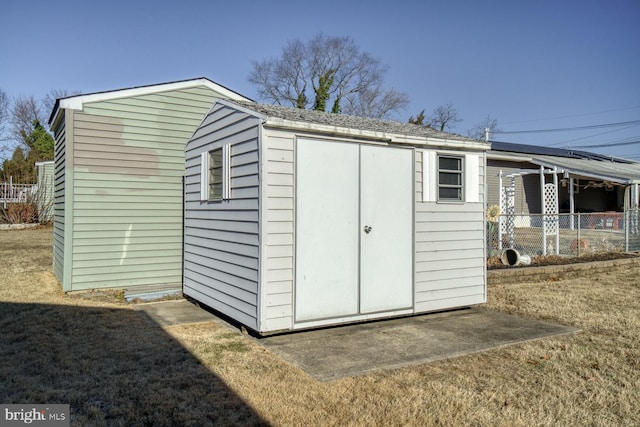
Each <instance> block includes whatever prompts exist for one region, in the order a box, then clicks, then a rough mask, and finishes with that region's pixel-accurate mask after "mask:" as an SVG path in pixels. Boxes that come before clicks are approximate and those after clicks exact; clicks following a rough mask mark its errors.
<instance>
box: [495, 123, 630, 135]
mask: <svg viewBox="0 0 640 427" xmlns="http://www.w3.org/2000/svg"><path fill="white" fill-rule="evenodd" d="M637 124H640V120H631V121H628V122H618V123H603V124H599V125H589V126H578V127H571V128H556V129H532V130H512V131H495V132H492V133H493V134H516V133H520V134H522V133H550V132H574V131H578V130H589V129H601V128H607V127H615V126H629V125H637Z"/></svg>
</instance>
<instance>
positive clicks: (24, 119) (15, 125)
mask: <svg viewBox="0 0 640 427" xmlns="http://www.w3.org/2000/svg"><path fill="white" fill-rule="evenodd" d="M42 119H43V112H42V107H41V105H40V104H39V103H38V102H37V101H36V99H35V98H34V97H33V96H26V97H25V96H22V97H20V98H17V99H16V100H15V101H14V102H13V108H12V109H11V136H12V138H13V139H14V140H15V141H16V142H18V143H20V144H23V145H25V140H26V137H27V135H29V134H30V133H31V132H32V131H33V130H34V128H35V126H34V121H35V120H37V121H38V122H40V123H44V121H43V120H42ZM25 146H26V145H25Z"/></svg>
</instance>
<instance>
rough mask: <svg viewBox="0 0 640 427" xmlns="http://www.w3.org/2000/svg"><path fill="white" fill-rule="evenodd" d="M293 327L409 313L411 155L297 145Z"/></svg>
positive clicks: (343, 145) (368, 147)
mask: <svg viewBox="0 0 640 427" xmlns="http://www.w3.org/2000/svg"><path fill="white" fill-rule="evenodd" d="M296 162H297V166H296V285H295V318H296V321H297V322H304V321H311V320H320V319H329V318H338V317H349V316H356V315H360V314H369V313H376V312H389V311H394V310H401V309H406V308H411V307H412V305H413V211H414V202H413V191H414V190H413V182H414V172H413V152H412V150H409V149H402V148H392V147H386V146H373V145H360V144H354V143H346V142H344V143H343V142H333V141H319V140H304V139H300V140H298V143H297V154H296Z"/></svg>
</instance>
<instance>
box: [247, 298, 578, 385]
mask: <svg viewBox="0 0 640 427" xmlns="http://www.w3.org/2000/svg"><path fill="white" fill-rule="evenodd" d="M573 332H578V329H575V328H572V327H568V326H562V325H556V324H552V323H547V322H543V321H539V320H532V319H524V318H522V317H519V316H515V315H511V314H506V313H500V312H496V311H491V310H487V309H484V308H471V309H465V310H457V311H452V312H447V313H439V314H428V315H421V316H415V317H406V318H401V319H393V320H384V321H378V322H372V323H362V324H356V325H349V326H341V327H336V328H328V329H322V330H314V331H306V332H298V333H291V334H286V335H278V336H271V337H266V338H261V339H259V340H258V342H259V343H260V344H262V345H264V346H265V347H267V348H269V349H270V350H272V351H274V352H276V353H277V354H279V355H281V356H282V357H283V358H285V359H286V360H288V361H289V362H292V363H294V364H296V365H298V366H300V367H301V368H302V369H304V370H305V371H306V372H308V373H309V374H311V375H313V376H314V377H316V378H318V379H320V380H323V381H328V380H334V379H338V378H342V377H347V376H355V375H360V374H364V373H367V372H370V371H375V370H379V369H389V368H398V367H403V366H409V365H413V364H419V363H425V362H431V361H435V360H441V359H447V358H451V357H456V356H462V355H465V354H470V353H476V352H480V351H485V350H489V349H493V348H497V347H502V346H505V345H510V344H516V343H521V342H524V341H529V340H535V339H540V338H545V337H549V336H554V335H562V334H568V333H573Z"/></svg>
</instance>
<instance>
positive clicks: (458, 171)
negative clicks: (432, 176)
mask: <svg viewBox="0 0 640 427" xmlns="http://www.w3.org/2000/svg"><path fill="white" fill-rule="evenodd" d="M462 171H463V168H462V157H455V156H438V200H443V201H451V200H454V201H462V200H463V182H464V181H463V176H462Z"/></svg>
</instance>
